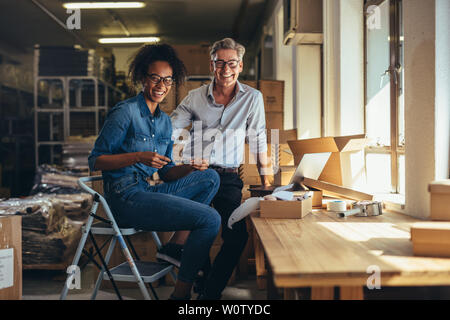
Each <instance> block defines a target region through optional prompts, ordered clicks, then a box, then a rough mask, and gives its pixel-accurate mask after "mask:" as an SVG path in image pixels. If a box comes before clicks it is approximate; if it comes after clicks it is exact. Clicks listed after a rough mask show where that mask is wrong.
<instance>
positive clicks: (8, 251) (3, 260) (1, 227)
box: [0, 215, 22, 300]
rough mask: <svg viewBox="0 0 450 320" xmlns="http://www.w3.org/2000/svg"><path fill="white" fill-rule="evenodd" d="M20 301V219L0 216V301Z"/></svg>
mask: <svg viewBox="0 0 450 320" xmlns="http://www.w3.org/2000/svg"><path fill="white" fill-rule="evenodd" d="M20 299H22V217H21V216H16V215H14V216H0V300H20Z"/></svg>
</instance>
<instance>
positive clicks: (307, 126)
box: [295, 45, 322, 139]
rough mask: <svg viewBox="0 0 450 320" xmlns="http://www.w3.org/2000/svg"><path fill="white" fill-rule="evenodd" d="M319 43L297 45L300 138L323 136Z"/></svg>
mask: <svg viewBox="0 0 450 320" xmlns="http://www.w3.org/2000/svg"><path fill="white" fill-rule="evenodd" d="M320 54H321V52H320V46H319V45H300V46H297V47H296V69H295V70H296V77H297V81H296V90H295V91H296V94H297V97H296V99H297V103H296V105H297V112H296V124H297V134H298V137H299V139H311V138H319V137H320V136H321V120H322V119H321V94H322V92H321V66H320V65H321V57H320Z"/></svg>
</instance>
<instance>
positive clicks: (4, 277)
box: [0, 248, 14, 289]
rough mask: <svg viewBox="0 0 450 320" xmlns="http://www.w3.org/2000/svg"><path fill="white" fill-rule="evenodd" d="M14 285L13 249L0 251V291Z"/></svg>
mask: <svg viewBox="0 0 450 320" xmlns="http://www.w3.org/2000/svg"><path fill="white" fill-rule="evenodd" d="M13 285H14V248H10V249H2V250H0V289H3V288H9V287H12V286H13Z"/></svg>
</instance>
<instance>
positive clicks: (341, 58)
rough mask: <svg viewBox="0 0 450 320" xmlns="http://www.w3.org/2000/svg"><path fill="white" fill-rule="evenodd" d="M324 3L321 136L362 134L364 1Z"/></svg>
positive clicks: (329, 0)
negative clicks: (322, 132)
mask: <svg viewBox="0 0 450 320" xmlns="http://www.w3.org/2000/svg"><path fill="white" fill-rule="evenodd" d="M323 1H324V5H323V8H324V121H323V123H324V130H323V131H324V135H325V136H340V135H351V134H359V133H363V132H364V20H363V1H359V0H323Z"/></svg>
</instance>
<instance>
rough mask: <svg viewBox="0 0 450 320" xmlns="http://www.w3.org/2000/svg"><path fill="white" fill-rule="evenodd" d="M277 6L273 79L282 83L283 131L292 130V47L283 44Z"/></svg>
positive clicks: (281, 16)
mask: <svg viewBox="0 0 450 320" xmlns="http://www.w3.org/2000/svg"><path fill="white" fill-rule="evenodd" d="M279 4H280V5H278V6H277V8H276V10H275V12H274V14H275V55H274V57H275V59H274V64H275V77H276V79H277V80H283V81H284V129H285V130H289V129H293V128H294V93H293V85H292V83H293V81H292V80H293V79H292V77H293V70H292V48H293V47H292V46H285V45H284V44H283V37H284V35H283V6H282V5H281V2H280V3H279Z"/></svg>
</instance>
